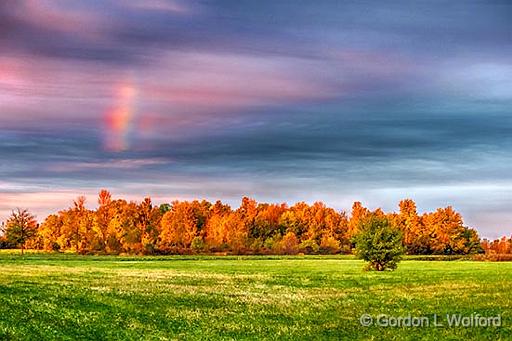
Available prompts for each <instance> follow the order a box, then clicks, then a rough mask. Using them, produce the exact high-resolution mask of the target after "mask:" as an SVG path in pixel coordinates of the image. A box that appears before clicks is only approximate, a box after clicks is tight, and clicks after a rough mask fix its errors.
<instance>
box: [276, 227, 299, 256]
mask: <svg viewBox="0 0 512 341" xmlns="http://www.w3.org/2000/svg"><path fill="white" fill-rule="evenodd" d="M279 251H280V253H282V254H285V255H295V254H297V253H298V252H299V240H298V239H297V236H296V235H295V233H293V232H288V233H287V234H285V235H284V237H283V239H282V240H281V241H280V242H279Z"/></svg>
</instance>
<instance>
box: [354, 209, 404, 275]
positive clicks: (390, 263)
mask: <svg viewBox="0 0 512 341" xmlns="http://www.w3.org/2000/svg"><path fill="white" fill-rule="evenodd" d="M359 231H360V232H359V233H358V234H357V235H356V236H355V238H354V242H355V244H356V255H357V257H358V258H360V259H363V260H365V261H367V262H368V265H367V269H368V270H371V269H373V270H377V271H383V270H386V269H389V270H393V269H396V267H397V264H398V262H399V261H400V259H401V257H402V255H403V254H404V247H403V246H402V233H401V232H400V231H399V230H397V229H394V228H392V227H391V224H390V223H389V221H388V220H387V219H386V218H385V217H380V216H376V215H370V216H369V217H368V218H367V219H365V220H363V221H362V222H361V223H360V224H359Z"/></svg>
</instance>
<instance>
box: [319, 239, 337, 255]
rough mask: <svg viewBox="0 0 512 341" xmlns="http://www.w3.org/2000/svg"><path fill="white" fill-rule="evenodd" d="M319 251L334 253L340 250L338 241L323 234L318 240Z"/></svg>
mask: <svg viewBox="0 0 512 341" xmlns="http://www.w3.org/2000/svg"><path fill="white" fill-rule="evenodd" d="M320 252H321V253H324V254H336V253H338V252H340V242H339V241H338V240H336V238H334V237H333V236H324V237H323V238H322V241H321V242H320Z"/></svg>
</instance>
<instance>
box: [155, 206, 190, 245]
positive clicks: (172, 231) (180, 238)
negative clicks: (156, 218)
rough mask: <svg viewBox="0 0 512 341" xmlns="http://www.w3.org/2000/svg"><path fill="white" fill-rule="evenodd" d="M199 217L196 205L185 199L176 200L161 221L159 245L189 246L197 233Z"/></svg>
mask: <svg viewBox="0 0 512 341" xmlns="http://www.w3.org/2000/svg"><path fill="white" fill-rule="evenodd" d="M197 223H198V219H197V217H196V216H195V214H194V207H193V205H191V204H190V203H188V202H185V201H181V202H180V201H175V202H174V203H173V204H172V208H171V210H170V211H169V212H167V213H165V214H164V216H163V217H162V220H161V222H160V235H159V247H161V248H163V249H167V250H168V249H172V248H181V249H184V248H188V247H189V246H190V244H191V242H192V240H193V239H194V238H195V237H196V234H197V230H198V228H197Z"/></svg>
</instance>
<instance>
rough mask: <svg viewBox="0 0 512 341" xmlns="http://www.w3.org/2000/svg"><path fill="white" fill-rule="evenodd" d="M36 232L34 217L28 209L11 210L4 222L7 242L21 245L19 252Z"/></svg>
mask: <svg viewBox="0 0 512 341" xmlns="http://www.w3.org/2000/svg"><path fill="white" fill-rule="evenodd" d="M36 232H37V222H36V219H35V217H34V216H33V215H32V214H30V213H29V212H28V210H21V209H19V208H18V209H17V210H16V211H13V212H12V214H11V216H10V217H9V219H7V222H6V224H5V235H6V238H7V240H8V241H9V242H11V243H13V244H15V245H19V246H20V247H21V254H22V255H23V251H24V249H25V243H26V242H27V241H28V240H30V239H31V238H33V237H34V236H35V234H36Z"/></svg>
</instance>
